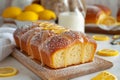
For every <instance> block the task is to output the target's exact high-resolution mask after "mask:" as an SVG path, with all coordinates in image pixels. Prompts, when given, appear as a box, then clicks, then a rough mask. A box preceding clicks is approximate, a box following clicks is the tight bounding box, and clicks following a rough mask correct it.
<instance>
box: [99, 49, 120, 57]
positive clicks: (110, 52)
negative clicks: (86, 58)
mask: <svg viewBox="0 0 120 80" xmlns="http://www.w3.org/2000/svg"><path fill="white" fill-rule="evenodd" d="M118 53H119V52H118V51H117V50H113V49H102V50H99V51H98V52H97V54H98V55H101V56H117V55H118Z"/></svg>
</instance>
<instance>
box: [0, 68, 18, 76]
mask: <svg viewBox="0 0 120 80" xmlns="http://www.w3.org/2000/svg"><path fill="white" fill-rule="evenodd" d="M16 74H17V69H15V68H13V67H0V77H8V76H13V75H16Z"/></svg>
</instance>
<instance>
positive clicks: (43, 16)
mask: <svg viewBox="0 0 120 80" xmlns="http://www.w3.org/2000/svg"><path fill="white" fill-rule="evenodd" d="M38 15H39V19H40V20H52V19H56V15H55V13H54V12H53V11H51V10H44V11H41V12H39V13H38Z"/></svg>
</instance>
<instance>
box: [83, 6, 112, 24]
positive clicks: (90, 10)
mask: <svg viewBox="0 0 120 80" xmlns="http://www.w3.org/2000/svg"><path fill="white" fill-rule="evenodd" d="M110 14H111V10H110V9H109V8H108V7H106V6H103V5H97V4H96V5H89V6H87V12H86V18H85V23H86V24H98V23H99V21H100V20H102V19H103V18H105V17H106V16H109V15H110Z"/></svg>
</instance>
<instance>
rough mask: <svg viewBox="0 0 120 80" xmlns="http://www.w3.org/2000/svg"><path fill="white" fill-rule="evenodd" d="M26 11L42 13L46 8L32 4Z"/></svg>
mask: <svg viewBox="0 0 120 80" xmlns="http://www.w3.org/2000/svg"><path fill="white" fill-rule="evenodd" d="M24 10H25V11H33V12H36V13H38V12H41V11H43V10H44V7H43V6H41V5H39V4H31V5H28V6H26V7H25V9H24Z"/></svg>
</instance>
